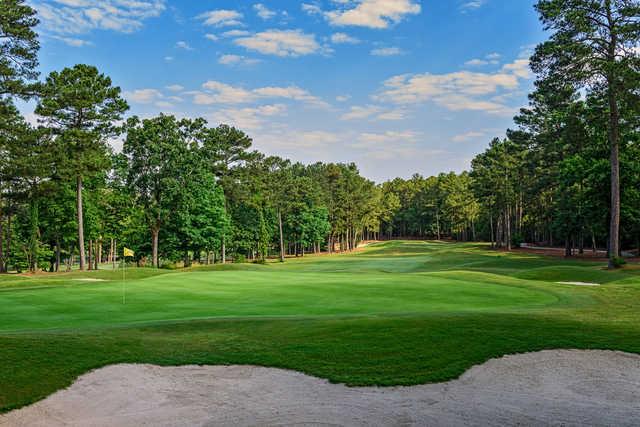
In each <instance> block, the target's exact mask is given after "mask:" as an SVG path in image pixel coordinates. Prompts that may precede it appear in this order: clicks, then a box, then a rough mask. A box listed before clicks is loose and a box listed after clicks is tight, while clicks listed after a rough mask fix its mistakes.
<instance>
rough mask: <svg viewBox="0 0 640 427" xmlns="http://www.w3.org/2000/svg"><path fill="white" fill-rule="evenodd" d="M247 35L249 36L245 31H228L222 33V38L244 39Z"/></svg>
mask: <svg viewBox="0 0 640 427" xmlns="http://www.w3.org/2000/svg"><path fill="white" fill-rule="evenodd" d="M248 35H251V33H250V32H249V31H246V30H230V31H225V32H224V33H222V37H244V36H248Z"/></svg>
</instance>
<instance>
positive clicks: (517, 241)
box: [511, 233, 524, 248]
mask: <svg viewBox="0 0 640 427" xmlns="http://www.w3.org/2000/svg"><path fill="white" fill-rule="evenodd" d="M523 243H524V239H523V238H522V234H519V233H516V234H514V235H513V236H511V245H512V246H513V247H514V248H519V247H521V246H522V244H523Z"/></svg>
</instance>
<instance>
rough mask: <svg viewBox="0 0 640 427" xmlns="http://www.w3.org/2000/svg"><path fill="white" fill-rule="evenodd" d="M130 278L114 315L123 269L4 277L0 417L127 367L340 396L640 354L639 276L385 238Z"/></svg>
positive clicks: (132, 273) (136, 272)
mask: <svg viewBox="0 0 640 427" xmlns="http://www.w3.org/2000/svg"><path fill="white" fill-rule="evenodd" d="M127 277H128V280H127V283H126V300H127V303H126V305H123V304H122V292H123V283H122V278H121V274H120V273H119V272H114V271H97V272H86V273H83V272H72V273H68V274H59V275H50V274H43V275H38V276H31V277H28V276H16V275H7V276H0V307H1V309H0V412H2V411H7V410H10V409H12V408H16V407H19V406H22V405H25V404H28V403H31V402H33V401H35V400H38V399H41V398H43V397H45V396H47V395H49V394H50V393H52V392H54V391H56V390H58V389H60V388H63V387H65V386H68V385H69V384H70V383H71V382H73V380H74V379H75V378H76V377H77V376H79V375H81V374H83V373H85V372H86V371H88V370H90V369H93V368H97V367H101V366H104V365H107V364H112V363H122V362H144V363H156V364H159V365H180V364H255V365H263V366H274V367H280V368H288V369H295V370H298V371H302V372H305V373H308V374H311V375H315V376H319V377H323V378H328V379H329V380H331V381H335V382H342V383H346V384H349V385H374V384H375V385H396V384H405V385H408V384H419V383H425V382H433V381H444V380H448V379H452V378H456V377H457V376H459V375H460V374H462V373H463V372H464V371H465V370H466V369H468V368H469V367H471V366H473V365H475V364H478V363H482V362H484V361H486V360H487V359H489V358H492V357H498V356H501V355H504V354H509V353H519V352H526V351H536V350H541V349H549V348H584V349H592V348H597V349H616V350H623V351H630V352H637V353H640V269H637V266H628V267H627V268H625V269H623V270H619V271H613V272H611V271H607V270H604V269H603V265H601V264H598V263H594V262H581V261H566V260H562V259H553V258H546V257H541V256H534V255H526V254H505V253H500V252H494V251H490V250H487V247H486V246H484V245H473V244H443V243H427V242H389V243H385V244H378V245H374V246H372V247H370V248H368V249H367V250H366V251H363V252H360V253H357V254H352V255H335V256H320V257H305V258H304V259H298V260H291V261H289V262H287V263H285V264H279V263H273V264H268V265H265V266H261V265H248V264H245V265H226V266H215V267H207V268H204V267H203V268H194V269H191V270H188V271H181V272H167V271H155V270H151V269H130V270H129V271H128V272H127ZM83 278H93V279H102V280H103V281H101V282H84V281H81V280H80V279H83ZM558 281H584V282H596V283H602V284H603V286H601V287H597V288H585V287H573V286H567V285H560V284H557V283H555V282H558Z"/></svg>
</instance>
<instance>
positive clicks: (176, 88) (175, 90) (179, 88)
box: [166, 85, 184, 92]
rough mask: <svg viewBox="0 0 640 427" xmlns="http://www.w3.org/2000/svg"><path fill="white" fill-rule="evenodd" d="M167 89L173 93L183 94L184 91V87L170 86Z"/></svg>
mask: <svg viewBox="0 0 640 427" xmlns="http://www.w3.org/2000/svg"><path fill="white" fill-rule="evenodd" d="M166 89H168V90H170V91H171V92H181V91H183V90H184V86H180V85H169V86H166Z"/></svg>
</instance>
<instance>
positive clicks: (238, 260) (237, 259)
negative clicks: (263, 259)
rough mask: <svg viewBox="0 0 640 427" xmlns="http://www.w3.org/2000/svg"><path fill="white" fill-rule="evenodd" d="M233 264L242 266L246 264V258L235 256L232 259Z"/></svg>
mask: <svg viewBox="0 0 640 427" xmlns="http://www.w3.org/2000/svg"><path fill="white" fill-rule="evenodd" d="M233 262H234V263H236V264H244V263H245V262H247V257H246V256H244V255H242V254H237V255H236V256H234V257H233Z"/></svg>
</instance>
